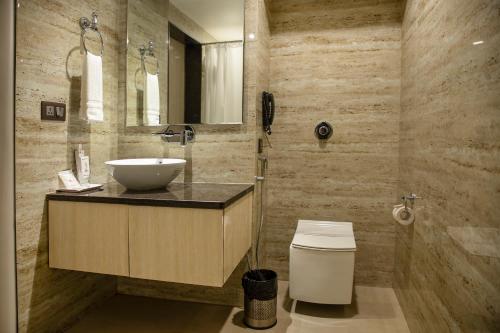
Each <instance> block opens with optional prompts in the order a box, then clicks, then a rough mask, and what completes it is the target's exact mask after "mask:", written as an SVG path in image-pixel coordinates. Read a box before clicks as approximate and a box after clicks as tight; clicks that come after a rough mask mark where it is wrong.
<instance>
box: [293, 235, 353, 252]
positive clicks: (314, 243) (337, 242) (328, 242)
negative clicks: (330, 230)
mask: <svg viewBox="0 0 500 333" xmlns="http://www.w3.org/2000/svg"><path fill="white" fill-rule="evenodd" d="M292 246H295V247H303V248H311V249H322V250H330V251H355V250H356V242H355V241H354V236H343V235H342V236H335V235H318V234H295V236H294V237H293V241H292Z"/></svg>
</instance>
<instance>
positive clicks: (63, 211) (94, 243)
mask: <svg viewBox="0 0 500 333" xmlns="http://www.w3.org/2000/svg"><path fill="white" fill-rule="evenodd" d="M48 217H49V266H50V267H52V268H62V269H71V270H77V271H85V272H94V273H102V274H112V275H125V276H128V275H129V265H128V256H129V253H128V207H127V206H124V205H110V204H99V203H87V202H69V201H49V212H48Z"/></svg>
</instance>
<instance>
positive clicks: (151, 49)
mask: <svg viewBox="0 0 500 333" xmlns="http://www.w3.org/2000/svg"><path fill="white" fill-rule="evenodd" d="M139 53H140V54H141V66H142V70H143V71H144V73H147V72H148V71H147V69H146V57H151V58H153V59H154V60H155V61H156V71H155V72H153V73H155V74H159V73H160V62H159V61H158V58H156V56H155V44H154V43H153V41H151V40H150V41H149V42H148V46H147V47H146V46H145V45H142V46H141V47H140V48H139Z"/></svg>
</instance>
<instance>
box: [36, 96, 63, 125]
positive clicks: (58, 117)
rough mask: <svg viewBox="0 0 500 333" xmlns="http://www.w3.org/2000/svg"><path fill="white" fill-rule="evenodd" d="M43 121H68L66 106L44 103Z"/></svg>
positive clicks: (42, 107) (42, 109)
mask: <svg viewBox="0 0 500 333" xmlns="http://www.w3.org/2000/svg"><path fill="white" fill-rule="evenodd" d="M41 116H42V120H55V121H66V104H64V103H56V102H46V101H42V106H41Z"/></svg>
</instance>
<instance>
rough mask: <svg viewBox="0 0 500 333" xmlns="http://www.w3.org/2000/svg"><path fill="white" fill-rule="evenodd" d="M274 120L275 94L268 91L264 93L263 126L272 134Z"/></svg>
mask: <svg viewBox="0 0 500 333" xmlns="http://www.w3.org/2000/svg"><path fill="white" fill-rule="evenodd" d="M273 120H274V96H273V94H271V93H268V92H267V91H264V92H263V93H262V126H263V127H264V131H265V132H266V133H267V134H268V135H270V134H271V125H272V124H273Z"/></svg>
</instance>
